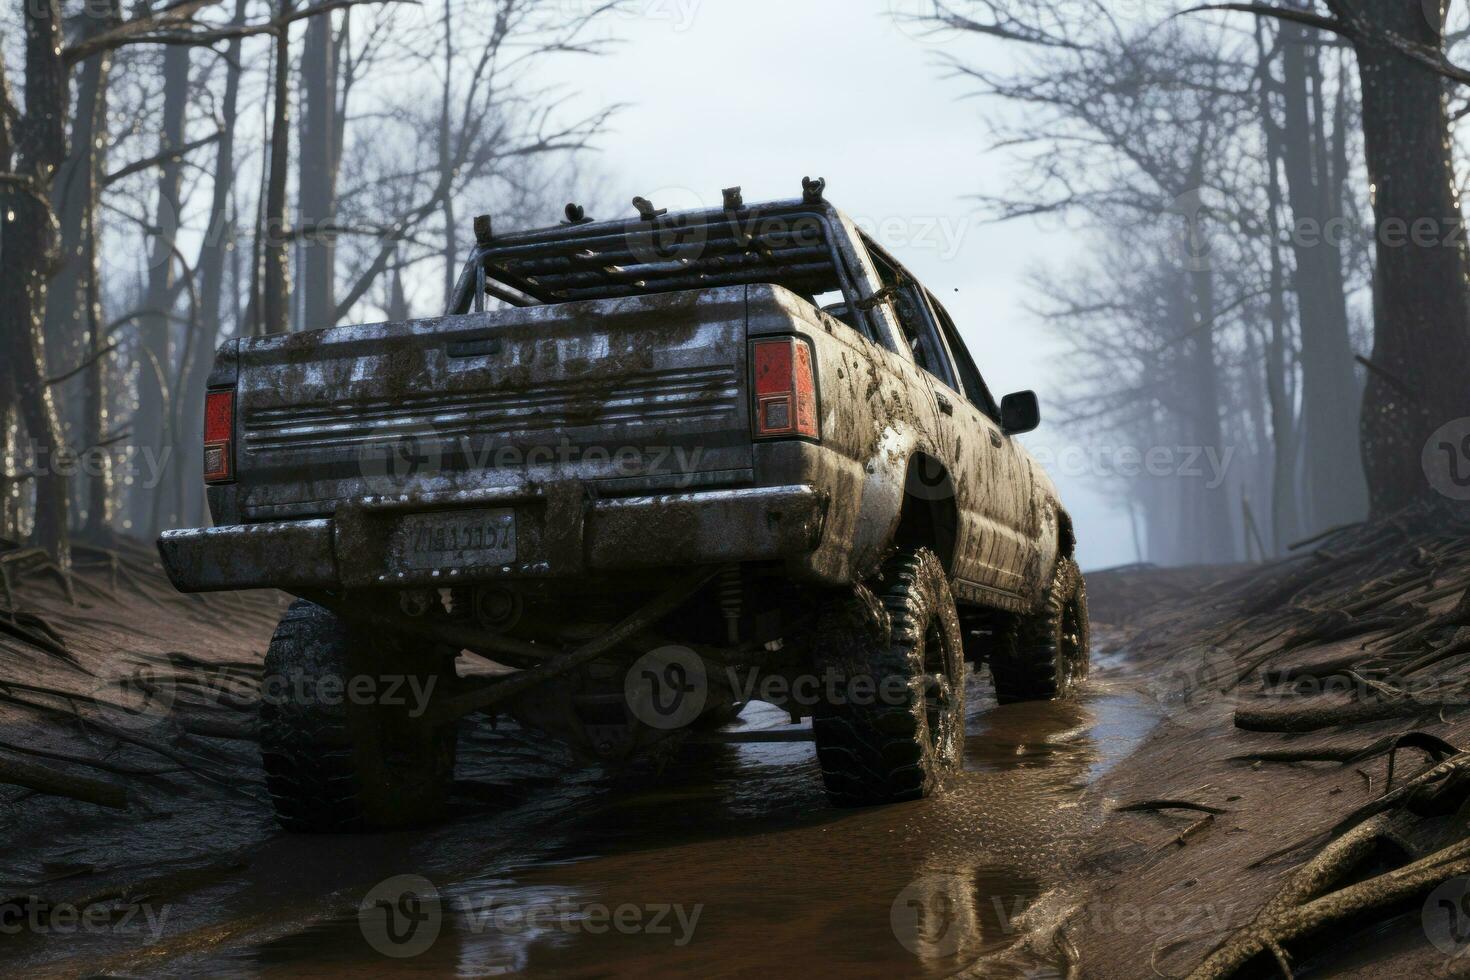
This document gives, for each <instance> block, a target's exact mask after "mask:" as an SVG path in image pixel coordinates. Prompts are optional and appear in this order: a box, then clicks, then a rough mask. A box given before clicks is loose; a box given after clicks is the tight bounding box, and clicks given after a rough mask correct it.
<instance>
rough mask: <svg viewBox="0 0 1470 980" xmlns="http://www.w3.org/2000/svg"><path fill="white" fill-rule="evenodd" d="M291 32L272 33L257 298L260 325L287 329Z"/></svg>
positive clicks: (285, 11)
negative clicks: (266, 174) (266, 168)
mask: <svg viewBox="0 0 1470 980" xmlns="http://www.w3.org/2000/svg"><path fill="white" fill-rule="evenodd" d="M291 7H292V0H280V9H279V15H280V16H281V17H285V16H287V15H289V14H290V13H291ZM290 84H291V32H290V31H289V30H281V31H280V32H279V33H277V34H276V65H275V81H274V85H275V93H274V94H275V102H274V105H273V110H272V113H271V115H272V119H271V161H270V177H269V180H268V182H267V186H266V201H265V227H264V228H263V229H262V233H263V234H264V236H265V242H264V245H263V247H262V249H261V251H262V253H263V254H262V260H263V263H264V269H263V272H262V280H263V282H262V288H261V298H260V312H261V321H262V322H261V329H262V331H263V332H264V333H267V334H273V333H286V332H287V331H288V330H289V329H290V297H289V293H290V289H291V280H290V273H291V270H290V264H289V260H288V258H287V253H286V168H287V167H289V166H290V159H291V152H290V151H291V92H290Z"/></svg>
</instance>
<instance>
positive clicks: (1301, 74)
mask: <svg viewBox="0 0 1470 980" xmlns="http://www.w3.org/2000/svg"><path fill="white" fill-rule="evenodd" d="M1309 40H1310V39H1309V38H1308V35H1307V32H1306V31H1305V30H1303V29H1302V28H1301V27H1299V26H1298V25H1295V24H1291V23H1286V24H1283V25H1282V28H1281V41H1282V45H1281V47H1282V70H1283V79H1284V85H1283V93H1282V94H1283V108H1284V113H1285V114H1284V117H1283V123H1284V125H1283V126H1282V130H1281V137H1282V139H1281V143H1282V145H1281V156H1282V161H1283V163H1284V165H1285V172H1286V187H1287V196H1288V200H1289V201H1290V203H1291V211H1292V215H1293V217H1294V218H1295V233H1294V234H1293V235H1292V242H1293V249H1294V252H1295V255H1296V284H1295V285H1296V290H1295V291H1296V295H1297V308H1298V311H1299V315H1300V319H1301V365H1302V429H1303V436H1302V438H1303V440H1304V443H1305V444H1304V446H1303V450H1304V452H1305V456H1306V464H1307V468H1306V491H1307V516H1308V521H1309V524H1308V526H1307V527H1305V528H1303V530H1306V531H1315V530H1319V529H1322V528H1327V527H1337V526H1339V525H1342V524H1346V523H1349V522H1351V521H1356V520H1361V519H1362V517H1363V515H1364V512H1365V511H1366V510H1367V505H1368V502H1367V493H1366V487H1365V485H1364V480H1363V467H1362V461H1361V456H1360V455H1359V452H1358V408H1359V405H1358V401H1359V391H1358V383H1357V378H1356V376H1355V374H1354V370H1355V366H1354V363H1353V349H1352V342H1351V338H1350V336H1349V333H1348V313H1347V285H1346V279H1345V277H1344V275H1343V270H1342V253H1341V251H1340V250H1339V244H1340V235H1333V234H1332V233H1331V229H1333V228H1335V227H1339V225H1340V219H1341V217H1342V198H1341V196H1334V195H1335V193H1336V192H1337V191H1338V190H1339V188H1338V185H1337V184H1336V182H1335V181H1334V180H1333V175H1332V173H1331V169H1330V167H1329V166H1328V162H1327V161H1328V159H1329V153H1328V148H1327V146H1326V143H1327V135H1326V124H1325V120H1324V119H1323V115H1324V113H1323V104H1322V92H1321V82H1322V78H1321V70H1320V67H1319V65H1318V53H1317V50H1318V49H1317V46H1316V45H1315V44H1309V43H1308V42H1309ZM1313 108H1315V112H1313V111H1312V109H1313Z"/></svg>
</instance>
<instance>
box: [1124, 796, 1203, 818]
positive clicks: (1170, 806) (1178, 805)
mask: <svg viewBox="0 0 1470 980" xmlns="http://www.w3.org/2000/svg"><path fill="white" fill-rule="evenodd" d="M1162 810H1193V811H1195V812H1196V813H1208V814H1210V815H1211V816H1216V815H1219V814H1222V813H1229V812H1230V811H1229V810H1222V809H1220V808H1219V807H1213V806H1206V805H1205V804H1203V803H1191V802H1189V801H1188V800H1140V801H1139V802H1137V803H1129V804H1126V805H1125V806H1120V807H1118V808H1117V809H1116V810H1115V811H1114V812H1115V813H1158V812H1160V811H1162Z"/></svg>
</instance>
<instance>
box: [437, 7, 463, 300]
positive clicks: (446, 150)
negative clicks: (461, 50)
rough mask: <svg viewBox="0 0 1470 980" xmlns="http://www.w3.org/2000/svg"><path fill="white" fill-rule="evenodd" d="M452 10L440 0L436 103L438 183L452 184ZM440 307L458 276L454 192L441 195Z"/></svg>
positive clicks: (449, 295) (451, 293)
mask: <svg viewBox="0 0 1470 980" xmlns="http://www.w3.org/2000/svg"><path fill="white" fill-rule="evenodd" d="M453 22H454V17H453V12H452V10H451V8H450V4H449V0H445V2H444V18H443V28H444V92H443V94H442V96H441V100H440V103H439V181H440V183H441V184H442V185H446V186H449V185H452V184H453V180H454V176H453V173H452V171H453V163H452V162H451V161H452V159H453V154H452V152H451V148H450V145H449V141H450V139H451V133H452V129H453V127H452V126H451V125H450V114H451V112H452V110H453V106H452V104H451V103H452V102H453V99H454V84H453V83H454V30H453ZM443 212H444V253H443V254H444V307H445V308H446V309H447V308H448V307H449V300H450V298H451V297H452V296H453V295H454V283H455V280H456V279H457V278H458V276H459V269H458V268H457V259H458V254H457V253H456V251H455V241H454V225H455V219H454V194H453V193H448V194H445V195H444V203H443Z"/></svg>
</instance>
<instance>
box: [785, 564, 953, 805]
mask: <svg viewBox="0 0 1470 980" xmlns="http://www.w3.org/2000/svg"><path fill="white" fill-rule="evenodd" d="M874 592H875V593H876V598H877V600H878V601H879V603H881V605H882V607H883V609H884V610H885V611H886V613H887V618H888V620H889V623H890V624H891V628H890V629H889V630H888V631H887V635H885V631H884V630H883V629H882V625H881V619H882V617H881V616H879V615H873V613H875V612H876V610H869V609H866V608H864V605H863V603H862V602H861V601H860V600H858V599H848V600H845V601H843V602H841V603H838V604H836V605H835V606H834V608H832V609H831V610H829V611H828V613H827V614H826V615H825V616H824V618H823V624H822V627H821V635H820V639H819V643H821V645H822V648H821V649H820V651H819V655H818V657H817V664H818V667H819V668H823V669H824V671H825V674H826V676H825V678H824V681H826V682H827V696H826V697H824V699H823V701H822V703H821V705H820V706H819V708H818V710H817V711H816V713H815V715H814V716H813V719H812V728H813V733H814V735H815V736H816V743H817V758H818V759H819V761H820V763H821V767H822V781H823V783H824V784H825V786H826V789H827V796H828V798H829V799H830V800H831V801H832V802H833V803H834V804H836V805H837V806H868V805H873V804H880V803H897V802H900V801H903V800H915V799H919V798H921V797H925V796H928V795H930V794H931V793H933V792H934V791H935V790H936V789H938V788H939V786H940V785H941V784H942V782H943V779H944V776H945V774H946V773H948V772H950V771H951V770H953V769H955V768H957V767H958V765H959V762H960V758H961V756H962V755H963V752H964V739H965V660H964V651H963V646H962V643H961V637H960V625H959V617H958V615H957V614H956V612H955V602H954V596H953V595H952V594H951V593H950V589H949V581H948V579H947V577H946V575H945V572H944V566H943V565H941V564H940V562H939V559H938V558H937V557H936V556H935V555H934V553H933V552H931V551H929V550H927V549H919V550H917V551H913V552H910V553H907V554H902V555H899V556H898V557H897V558H895V559H893V560H892V561H891V562H889V563H888V564H887V565H886V566H885V568H884V570H883V573H882V575H881V576H880V578H879V582H878V583H877V585H876V586H875V587H874ZM834 694H835V695H836V696H833V695H834Z"/></svg>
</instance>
